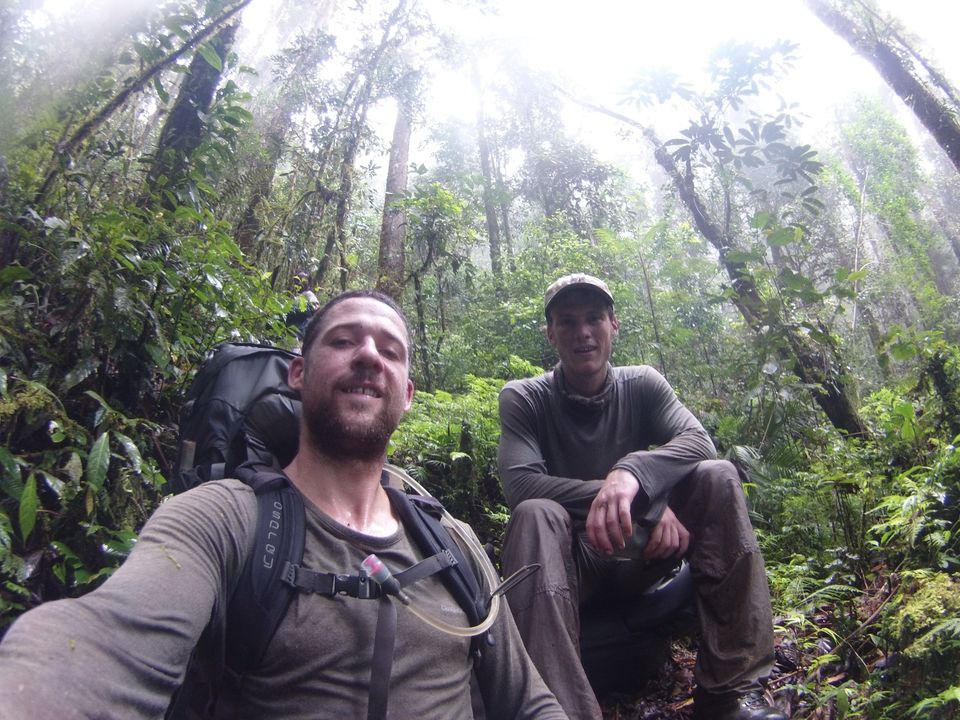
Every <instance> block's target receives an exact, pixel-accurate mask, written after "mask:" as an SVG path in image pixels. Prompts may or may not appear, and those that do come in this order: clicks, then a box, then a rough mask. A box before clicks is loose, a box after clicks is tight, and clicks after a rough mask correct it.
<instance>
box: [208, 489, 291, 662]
mask: <svg viewBox="0 0 960 720" xmlns="http://www.w3.org/2000/svg"><path fill="white" fill-rule="evenodd" d="M242 474H243V473H240V472H238V475H242ZM241 479H243V480H244V481H246V482H247V483H248V484H249V485H251V486H252V487H253V489H254V492H256V494H257V529H256V533H255V535H254V541H253V548H252V550H251V552H250V556H249V557H248V558H247V562H246V564H245V565H244V567H243V572H242V573H241V575H240V581H239V582H238V583H237V587H236V589H235V590H234V593H233V596H232V597H231V598H230V605H229V607H228V609H227V627H228V631H227V638H226V663H227V666H228V668H229V669H230V670H231V671H233V672H235V673H238V674H243V673H245V672H246V671H248V670H249V669H250V668H253V667H255V666H256V665H257V664H258V663H259V662H260V660H261V659H262V658H263V655H264V653H265V652H266V649H267V646H268V645H269V644H270V641H271V640H272V639H273V635H274V633H275V632H276V631H277V627H278V626H279V625H280V621H281V620H282V619H283V616H284V615H285V614H286V612H287V608H288V607H289V605H290V602H291V600H293V597H294V595H295V594H296V592H297V590H296V588H294V587H291V586H290V585H288V584H287V583H284V582H283V575H282V574H283V570H284V567H285V566H286V565H287V564H288V563H289V564H294V565H299V564H300V563H301V561H302V560H303V547H304V532H305V524H306V521H305V513H306V511H305V509H304V505H303V498H302V497H301V495H300V493H299V492H297V490H296V489H294V488H293V486H292V485H290V482H289V481H288V480H287V478H286V476H285V475H283V473H281V472H278V471H275V470H274V471H264V470H259V471H257V472H255V473H252V474H250V475H249V476H248V477H241Z"/></svg>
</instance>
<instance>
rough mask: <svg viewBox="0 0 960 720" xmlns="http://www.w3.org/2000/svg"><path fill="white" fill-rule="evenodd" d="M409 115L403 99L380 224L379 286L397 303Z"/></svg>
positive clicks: (400, 288) (404, 221)
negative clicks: (401, 202)
mask: <svg viewBox="0 0 960 720" xmlns="http://www.w3.org/2000/svg"><path fill="white" fill-rule="evenodd" d="M410 114H411V113H410V108H409V106H408V103H406V102H404V101H403V100H402V99H401V100H400V102H399V103H398V105H397V120H396V123H395V124H394V126H393V144H392V145H391V146H390V162H389V165H388V167H387V185H386V191H385V193H384V197H383V222H382V223H381V225H380V254H379V256H378V258H377V289H378V290H380V291H381V292H383V293H386V294H387V295H389V296H390V297H392V298H393V299H394V300H397V301H398V302H399V300H400V297H401V295H403V267H404V245H405V243H406V239H407V216H406V213H405V212H404V210H403V206H402V205H401V204H400V201H402V200H403V198H404V197H405V196H406V194H407V165H408V163H409V159H410V133H411V118H410Z"/></svg>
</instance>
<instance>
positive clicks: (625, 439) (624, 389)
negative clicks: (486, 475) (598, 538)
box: [497, 365, 716, 526]
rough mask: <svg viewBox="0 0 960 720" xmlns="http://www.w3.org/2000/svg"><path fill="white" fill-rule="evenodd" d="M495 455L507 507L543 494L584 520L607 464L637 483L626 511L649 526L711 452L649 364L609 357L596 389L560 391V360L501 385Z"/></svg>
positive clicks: (562, 388)
mask: <svg viewBox="0 0 960 720" xmlns="http://www.w3.org/2000/svg"><path fill="white" fill-rule="evenodd" d="M500 424H501V435H500V446H499V450H498V456H497V460H498V464H499V467H500V478H501V481H502V482H503V492H504V495H505V496H506V499H507V502H508V503H509V504H510V507H511V508H514V507H516V506H517V505H518V504H519V503H520V502H522V501H523V500H527V499H529V498H547V499H550V500H554V501H556V502H558V503H559V504H560V505H562V506H563V507H564V508H565V509H566V510H567V512H569V513H570V516H571V518H573V520H574V521H575V522H578V523H581V524H582V523H583V522H584V521H585V520H586V517H587V513H588V511H589V510H590V504H591V503H592V502H593V498H594V497H595V496H596V494H597V493H598V492H599V491H600V487H601V486H602V485H603V480H604V478H606V476H607V474H608V473H609V472H610V471H611V470H613V469H614V468H623V469H625V470H628V471H629V472H631V473H633V475H634V476H636V478H637V480H638V481H639V482H640V489H641V492H639V493H638V494H637V498H636V500H635V501H634V505H633V508H632V513H633V519H634V520H635V521H637V522H639V523H641V524H643V525H648V526H651V525H654V524H656V522H657V521H658V520H659V519H660V516H661V515H662V514H663V510H664V508H665V507H666V505H667V500H668V496H669V494H670V492H671V491H672V490H673V488H674V487H675V486H676V484H677V483H678V482H680V481H681V480H682V479H683V478H685V477H687V475H689V474H690V472H691V471H692V470H693V469H694V467H696V464H697V463H699V462H700V461H702V460H709V459H713V458H715V457H716V450H715V449H714V447H713V443H712V442H711V441H710V437H709V436H708V435H707V433H706V431H705V430H704V429H703V426H702V425H701V424H700V422H699V421H698V420H697V418H696V417H694V415H693V413H691V412H690V411H689V410H688V409H687V408H686V407H685V406H684V405H683V403H681V402H680V401H679V400H678V399H677V396H676V393H674V391H673V388H672V387H670V384H669V383H668V382H667V381H666V379H664V377H663V376H662V375H661V374H660V373H658V372H657V371H656V370H655V369H654V368H652V367H650V366H648V365H638V366H623V367H613V366H608V372H607V379H606V382H605V384H604V387H603V388H602V389H601V391H600V392H599V393H598V394H597V395H595V396H593V397H589V398H587V397H581V396H577V395H575V394H573V393H570V392H568V391H567V390H566V388H565V386H564V383H563V376H562V369H561V368H560V366H558V369H557V370H554V371H552V372H548V373H545V374H544V375H540V376H538V377H535V378H530V379H527V380H514V381H512V382H509V383H507V384H506V385H505V386H504V388H503V390H502V391H501V392H500Z"/></svg>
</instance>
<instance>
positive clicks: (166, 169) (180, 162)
mask: <svg viewBox="0 0 960 720" xmlns="http://www.w3.org/2000/svg"><path fill="white" fill-rule="evenodd" d="M237 25H238V23H236V22H233V23H230V24H229V25H227V26H226V27H224V28H223V29H222V30H220V32H218V33H217V34H216V35H215V36H214V37H213V39H212V40H211V41H210V44H211V46H212V48H213V51H214V52H215V53H216V54H217V57H218V58H219V59H220V67H219V68H216V67H214V66H213V65H211V64H210V62H208V61H207V59H206V58H205V57H204V56H203V55H202V54H201V53H199V52H198V53H195V54H194V56H193V59H192V60H191V61H190V68H189V69H188V70H187V74H186V75H185V76H184V78H183V82H182V83H181V85H180V91H179V92H178V93H177V99H176V101H175V102H174V103H173V107H172V108H171V109H170V114H169V115H167V121H166V123H164V126H163V129H162V130H161V131H160V139H159V140H158V142H157V149H156V151H155V153H154V160H153V165H152V166H151V168H150V171H149V172H148V173H147V183H146V194H147V196H150V195H153V194H155V193H157V192H158V191H161V190H162V191H164V192H163V198H162V205H163V206H164V207H166V208H167V209H173V207H175V205H176V203H175V202H174V201H173V198H172V197H171V195H170V192H173V193H176V192H177V190H178V189H179V188H180V187H181V186H182V185H183V183H184V182H185V181H186V179H187V176H188V175H189V163H190V156H191V155H192V154H193V152H194V151H195V150H196V149H197V148H198V147H200V143H201V142H202V141H203V137H204V133H205V130H206V121H205V119H204V118H205V116H206V115H207V114H208V113H209V112H210V105H211V103H212V102H213V94H214V92H215V91H216V89H217V85H219V84H220V77H221V75H222V74H223V67H224V64H225V61H226V58H227V53H228V52H229V51H230V47H231V46H232V45H233V40H234V37H235V36H236V34H237Z"/></svg>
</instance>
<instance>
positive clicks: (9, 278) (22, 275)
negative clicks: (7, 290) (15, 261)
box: [0, 265, 33, 287]
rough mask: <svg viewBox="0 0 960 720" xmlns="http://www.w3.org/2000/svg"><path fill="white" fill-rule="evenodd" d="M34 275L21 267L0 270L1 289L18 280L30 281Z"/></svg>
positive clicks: (14, 266) (11, 266)
mask: <svg viewBox="0 0 960 720" xmlns="http://www.w3.org/2000/svg"><path fill="white" fill-rule="evenodd" d="M32 277H33V273H32V272H30V271H29V270H27V268H25V267H21V266H20V265H10V266H8V267H5V268H3V269H2V270H0V287H3V286H4V285H9V284H10V283H13V282H16V281H18V280H29V279H30V278H32Z"/></svg>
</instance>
